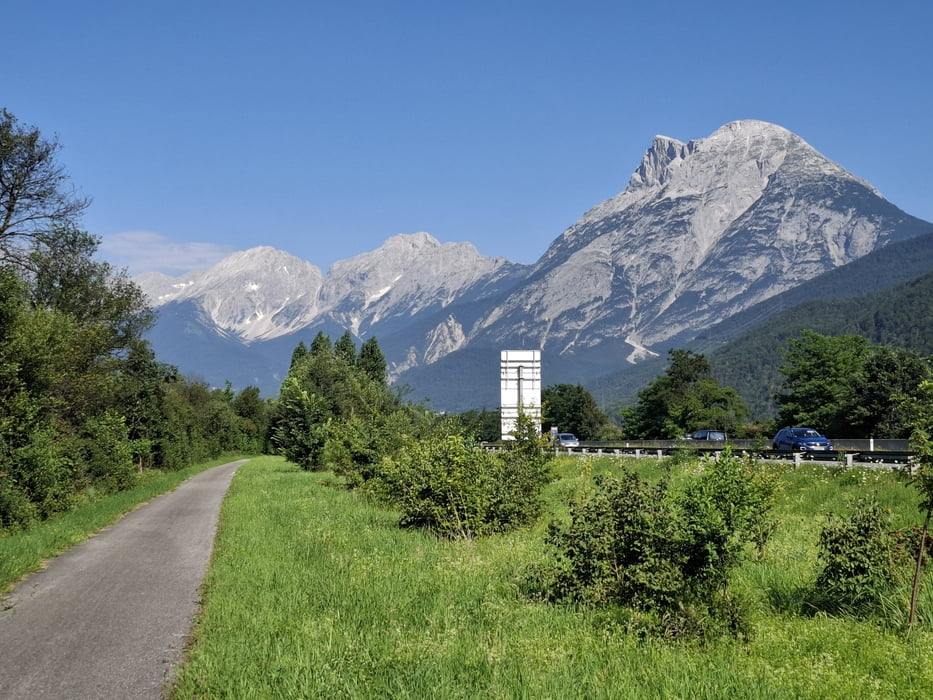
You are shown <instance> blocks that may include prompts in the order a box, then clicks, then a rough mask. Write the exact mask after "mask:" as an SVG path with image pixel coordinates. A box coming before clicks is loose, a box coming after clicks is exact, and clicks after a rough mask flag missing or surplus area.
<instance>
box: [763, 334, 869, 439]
mask: <svg viewBox="0 0 933 700" xmlns="http://www.w3.org/2000/svg"><path fill="white" fill-rule="evenodd" d="M869 353H870V349H869V346H868V341H867V340H865V338H862V337H861V336H857V335H843V336H838V337H835V338H832V337H829V336H824V335H820V334H819V333H815V332H813V331H811V330H804V331H802V332H801V334H800V337H799V338H795V339H792V340H791V341H790V343H789V346H788V350H787V352H786V353H785V355H784V364H783V365H782V366H781V367H780V371H781V374H783V375H784V386H783V391H782V392H781V393H779V394H778V395H777V397H776V398H777V401H778V405H779V421H780V422H781V423H782V424H784V425H807V426H812V427H814V428H816V429H817V430H819V431H821V432H823V433H827V434H830V435H834V436H838V437H860V436H856V435H852V434H851V433H852V429H851V427H850V426H849V420H848V416H849V413H850V411H849V408H850V407H851V406H852V405H853V401H854V400H855V398H856V397H855V396H854V387H855V385H856V382H855V381H854V378H855V377H857V376H859V375H860V374H861V373H862V371H863V368H864V366H865V361H866V359H867V358H868V356H869Z"/></svg>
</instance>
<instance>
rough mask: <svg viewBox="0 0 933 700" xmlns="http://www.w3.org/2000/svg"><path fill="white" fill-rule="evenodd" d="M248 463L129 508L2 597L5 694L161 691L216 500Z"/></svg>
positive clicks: (186, 626)
mask: <svg viewBox="0 0 933 700" xmlns="http://www.w3.org/2000/svg"><path fill="white" fill-rule="evenodd" d="M244 461H245V460H242V461H238V462H231V463H229V464H225V465H222V466H219V467H214V468H212V469H208V470H207V471H204V472H201V473H200V474H198V475H196V476H194V477H192V478H191V479H189V480H187V481H185V482H184V483H183V484H181V485H180V486H179V487H178V488H177V489H175V490H174V491H172V492H170V493H167V494H164V495H162V496H160V497H158V498H156V499H154V500H153V501H151V502H149V503H147V504H146V505H144V506H142V507H141V508H138V509H136V510H135V511H133V512H131V513H129V514H127V515H126V516H125V517H123V518H121V519H120V520H118V521H117V522H116V523H114V524H113V525H111V526H110V527H108V528H106V529H104V530H103V531H101V532H100V533H98V534H97V535H95V536H94V537H91V538H90V539H88V540H87V541H85V542H83V543H82V544H80V545H78V546H76V547H73V548H72V549H70V550H68V551H67V552H65V553H64V554H62V555H61V556H59V557H56V558H54V559H52V560H51V561H50V562H49V564H48V566H47V567H46V568H45V569H44V570H42V571H40V572H37V573H35V574H33V575H31V576H29V577H28V578H26V579H24V580H23V581H22V582H20V584H19V585H18V586H17V587H16V588H15V589H14V590H13V592H12V593H11V594H10V595H9V596H7V597H6V598H5V599H4V600H3V601H0V698H3V700H19V699H20V698H23V699H29V700H33V699H34V698H63V699H64V698H67V699H68V700H75V699H77V698H81V699H85V698H87V699H90V698H94V699H102V700H103V699H105V698H119V699H121V700H128V699H130V698H160V697H162V694H163V689H164V687H165V686H166V682H167V681H169V680H170V677H171V672H172V669H173V668H174V666H175V665H176V664H177V663H178V662H179V661H180V660H181V658H182V655H183V652H184V648H185V645H186V642H187V639H188V635H189V632H190V629H191V625H192V622H193V620H194V616H195V615H196V613H197V608H198V602H199V589H200V585H201V581H202V579H203V578H204V574H205V573H206V571H207V566H208V563H209V561H210V556H211V552H212V549H213V543H214V535H215V533H216V529H217V519H218V516H219V513H220V504H221V502H222V500H223V497H224V495H225V494H226V492H227V488H228V487H229V485H230V481H231V479H232V478H233V474H234V472H235V471H236V469H237V468H238V467H239V466H240V465H241V464H243V462H244Z"/></svg>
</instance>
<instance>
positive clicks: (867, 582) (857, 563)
mask: <svg viewBox="0 0 933 700" xmlns="http://www.w3.org/2000/svg"><path fill="white" fill-rule="evenodd" d="M890 529H891V528H890V525H889V518H888V514H887V513H886V512H885V511H884V510H883V509H882V508H881V506H879V505H878V503H876V502H875V501H874V500H868V499H860V500H859V501H857V502H856V503H855V505H854V507H853V509H852V512H851V513H850V514H849V515H848V517H842V516H839V515H836V514H831V515H830V518H829V522H828V523H827V525H826V527H824V528H823V531H822V532H821V533H820V542H819V561H820V564H821V569H820V572H819V574H818V575H817V578H816V583H815V586H814V592H813V596H812V598H813V600H812V603H813V605H814V606H815V607H816V608H817V609H820V610H826V611H829V612H842V613H849V614H854V615H866V614H870V613H871V612H873V611H877V610H879V609H880V608H881V606H883V604H884V602H885V599H886V598H887V597H888V595H889V594H890V592H891V591H892V589H893V588H894V587H895V586H896V585H897V584H898V583H899V582H902V580H903V578H904V575H905V574H906V571H907V569H909V566H907V562H908V560H909V557H910V553H908V552H905V551H904V550H902V549H899V548H898V546H897V545H898V544H899V540H898V538H895V537H892V536H891V534H890V532H889V531H890Z"/></svg>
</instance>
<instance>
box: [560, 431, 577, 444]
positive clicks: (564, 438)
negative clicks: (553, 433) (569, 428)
mask: <svg viewBox="0 0 933 700" xmlns="http://www.w3.org/2000/svg"><path fill="white" fill-rule="evenodd" d="M557 444H558V446H560V447H579V446H580V441H579V440H577V436H576V435H574V434H573V433H557Z"/></svg>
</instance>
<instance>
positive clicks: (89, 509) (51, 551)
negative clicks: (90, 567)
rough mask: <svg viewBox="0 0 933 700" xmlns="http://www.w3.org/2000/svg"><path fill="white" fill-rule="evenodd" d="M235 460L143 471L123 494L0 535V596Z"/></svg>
mask: <svg viewBox="0 0 933 700" xmlns="http://www.w3.org/2000/svg"><path fill="white" fill-rule="evenodd" d="M235 459H238V457H236V456H227V457H224V458H220V459H217V460H214V461H211V462H205V463H203V464H199V465H196V466H192V467H188V468H187V469H181V470H178V471H160V470H152V471H146V472H144V473H143V474H141V475H140V476H139V479H138V482H137V483H136V485H135V486H134V487H133V488H131V489H128V490H126V491H120V492H118V493H114V494H109V495H106V496H99V497H95V496H93V494H85V498H84V502H83V503H82V504H81V505H80V506H79V507H77V508H75V509H74V510H72V511H69V512H67V513H63V514H60V515H57V516H55V517H53V518H51V519H50V520H46V521H44V522H41V523H38V524H36V525H35V526H33V527H31V528H29V529H28V530H23V531H18V532H9V533H5V534H4V533H2V532H0V594H2V593H4V592H5V591H7V590H8V589H9V588H10V586H11V585H12V584H13V583H15V582H16V581H17V580H18V579H20V578H21V577H22V576H24V575H26V574H28V573H31V572H33V571H36V570H38V569H39V568H40V567H41V566H42V562H43V561H45V560H46V559H48V558H49V557H53V556H55V555H56V554H60V553H61V552H63V551H65V550H66V549H68V548H69V547H71V546H73V545H75V544H77V543H79V542H81V541H82V540H85V539H87V538H88V537H89V536H90V535H93V534H94V533H95V532H97V531H99V530H100V529H101V528H104V527H106V526H107V525H110V524H111V523H112V522H114V521H115V520H117V519H118V518H119V517H120V516H122V515H124V514H126V513H128V512H129V511H131V510H133V509H134V508H136V507H137V506H139V505H140V504H141V503H145V502H146V501H149V500H151V499H153V498H155V497H156V496H158V495H160V494H162V493H165V492H166V491H170V490H172V489H174V488H175V487H176V486H178V484H180V483H181V482H182V481H184V480H185V479H188V478H189V477H191V476H193V475H194V474H197V473H198V472H201V471H204V470H205V469H209V468H210V467H214V466H217V465H220V464H226V463H227V462H231V461H234V460H235Z"/></svg>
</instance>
